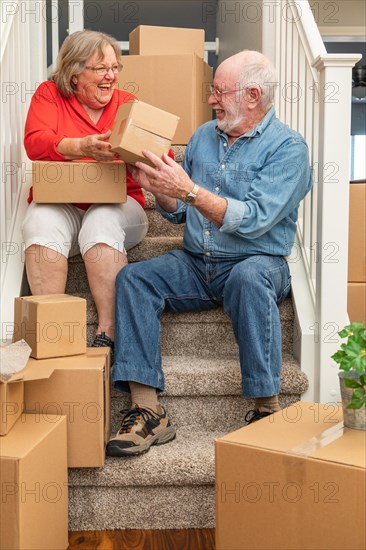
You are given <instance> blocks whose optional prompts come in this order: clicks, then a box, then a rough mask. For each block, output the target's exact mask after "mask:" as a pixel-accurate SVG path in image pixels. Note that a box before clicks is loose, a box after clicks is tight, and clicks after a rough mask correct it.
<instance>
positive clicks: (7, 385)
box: [0, 373, 24, 436]
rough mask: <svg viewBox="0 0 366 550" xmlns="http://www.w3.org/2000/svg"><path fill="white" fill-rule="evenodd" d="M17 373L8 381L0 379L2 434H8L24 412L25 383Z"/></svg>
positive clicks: (0, 427) (0, 428) (0, 430)
mask: <svg viewBox="0 0 366 550" xmlns="http://www.w3.org/2000/svg"><path fill="white" fill-rule="evenodd" d="M20 379H21V375H20V374H19V373H17V374H16V375H14V376H13V377H12V378H10V379H9V380H8V381H7V382H3V381H2V380H0V407H1V409H0V435H1V436H3V435H6V434H7V433H8V432H9V431H10V430H11V428H12V427H13V426H14V424H15V422H16V421H17V420H18V418H19V417H20V415H21V414H22V412H23V400H24V384H23V382H22V381H21V380H20Z"/></svg>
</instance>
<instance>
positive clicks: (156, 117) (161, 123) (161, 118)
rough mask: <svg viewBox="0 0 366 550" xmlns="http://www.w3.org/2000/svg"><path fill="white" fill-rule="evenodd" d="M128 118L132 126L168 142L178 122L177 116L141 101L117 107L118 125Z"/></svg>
mask: <svg viewBox="0 0 366 550" xmlns="http://www.w3.org/2000/svg"><path fill="white" fill-rule="evenodd" d="M128 117H131V124H133V125H134V126H137V127H138V128H142V129H143V130H147V131H148V132H151V133H153V134H156V135H157V136H162V137H165V138H166V139H169V140H172V139H173V137H174V134H175V131H176V129H177V124H178V122H179V116H177V115H175V114H172V113H167V112H166V111H163V110H162V109H159V108H158V107H154V106H153V105H149V104H147V103H144V102H143V101H130V102H128V103H125V104H124V105H121V106H120V107H119V109H118V121H119V123H120V124H121V122H122V121H123V120H125V119H126V118H128Z"/></svg>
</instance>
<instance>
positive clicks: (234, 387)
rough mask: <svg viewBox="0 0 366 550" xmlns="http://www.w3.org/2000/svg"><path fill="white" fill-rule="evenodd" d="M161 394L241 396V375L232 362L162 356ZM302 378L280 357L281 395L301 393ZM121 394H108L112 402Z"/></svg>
mask: <svg viewBox="0 0 366 550" xmlns="http://www.w3.org/2000/svg"><path fill="white" fill-rule="evenodd" d="M163 371H164V377H165V390H164V392H163V393H162V394H161V395H162V396H168V397H178V396H179V397H182V396H192V397H198V396H199V397H204V396H214V397H217V396H241V372H240V366H239V361H238V360H236V359H224V358H223V359H219V360H218V359H202V358H197V357H192V356H185V357H182V356H176V357H175V356H163ZM306 389H307V378H306V375H305V374H304V373H303V372H302V371H301V370H300V368H299V366H298V364H297V362H296V361H295V360H294V358H293V356H291V355H284V357H283V364H282V368H281V393H282V394H284V395H290V394H294V393H298V394H301V393H304V392H305V391H306ZM120 395H121V393H120V392H117V391H113V392H112V398H116V397H120Z"/></svg>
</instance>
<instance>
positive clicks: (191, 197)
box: [184, 193, 196, 204]
mask: <svg viewBox="0 0 366 550" xmlns="http://www.w3.org/2000/svg"><path fill="white" fill-rule="evenodd" d="M195 198H196V195H193V193H188V195H186V196H185V197H184V202H185V203H186V204H192V203H193V202H194V199H195Z"/></svg>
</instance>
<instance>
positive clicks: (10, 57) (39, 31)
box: [0, 0, 46, 342]
mask: <svg viewBox="0 0 366 550" xmlns="http://www.w3.org/2000/svg"><path fill="white" fill-rule="evenodd" d="M44 8H45V2H39V1H33V0H12V1H7V0H2V1H1V3H0V10H1V14H0V17H1V27H0V39H1V48H0V64H1V65H0V67H1V101H0V116H1V132H0V162H1V186H0V197H1V201H0V208H1V212H0V218H1V318H0V319H1V340H2V341H3V342H6V341H8V340H9V339H11V336H12V330H13V302H14V297H15V296H19V295H20V293H21V287H22V279H23V272H24V269H23V268H24V251H23V244H22V236H21V231H20V227H21V221H22V219H23V218H24V213H25V210H26V207H27V194H28V189H29V186H30V179H31V166H30V162H29V160H28V159H27V156H26V154H25V151H24V147H23V136H24V122H25V118H26V113H27V111H28V106H29V102H30V99H31V96H32V94H33V92H34V90H35V89H36V87H37V85H38V84H39V83H40V82H42V81H43V80H45V77H46V40H45V31H46V29H45V17H44V11H42V10H44Z"/></svg>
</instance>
